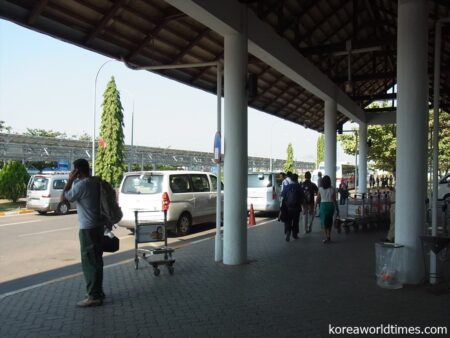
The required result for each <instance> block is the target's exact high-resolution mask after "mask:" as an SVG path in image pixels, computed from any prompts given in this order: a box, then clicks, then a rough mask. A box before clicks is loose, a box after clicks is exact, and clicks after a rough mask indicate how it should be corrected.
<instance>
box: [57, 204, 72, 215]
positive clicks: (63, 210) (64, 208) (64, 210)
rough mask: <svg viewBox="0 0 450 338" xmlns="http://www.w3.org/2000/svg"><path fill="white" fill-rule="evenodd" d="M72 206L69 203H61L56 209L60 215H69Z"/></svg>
mask: <svg viewBox="0 0 450 338" xmlns="http://www.w3.org/2000/svg"><path fill="white" fill-rule="evenodd" d="M69 210H70V206H69V203H67V202H60V203H59V204H58V207H57V208H56V213H57V214H58V215H67V214H68V213H69Z"/></svg>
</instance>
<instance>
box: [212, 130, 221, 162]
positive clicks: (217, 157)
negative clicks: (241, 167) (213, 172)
mask: <svg viewBox="0 0 450 338" xmlns="http://www.w3.org/2000/svg"><path fill="white" fill-rule="evenodd" d="M214 162H215V163H221V162H222V137H221V136H220V132H217V133H216V135H215V136H214Z"/></svg>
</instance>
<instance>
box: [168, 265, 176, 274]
mask: <svg viewBox="0 0 450 338" xmlns="http://www.w3.org/2000/svg"><path fill="white" fill-rule="evenodd" d="M167 270H169V273H170V274H171V275H173V273H174V271H175V269H174V267H173V266H172V265H168V266H167Z"/></svg>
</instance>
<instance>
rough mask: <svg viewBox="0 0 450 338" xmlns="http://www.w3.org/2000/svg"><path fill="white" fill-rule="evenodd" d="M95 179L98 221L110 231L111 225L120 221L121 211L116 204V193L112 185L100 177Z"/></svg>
mask: <svg viewBox="0 0 450 338" xmlns="http://www.w3.org/2000/svg"><path fill="white" fill-rule="evenodd" d="M96 179H97V180H98V182H99V186H100V187H99V188H100V219H101V221H102V222H104V223H105V226H106V227H107V228H108V229H110V230H111V229H112V227H113V225H114V224H117V223H119V221H120V220H121V219H122V217H123V213H122V209H121V208H120V207H119V204H117V199H116V191H115V190H114V188H113V187H112V185H111V184H110V183H108V182H106V181H105V180H102V179H101V178H100V177H96Z"/></svg>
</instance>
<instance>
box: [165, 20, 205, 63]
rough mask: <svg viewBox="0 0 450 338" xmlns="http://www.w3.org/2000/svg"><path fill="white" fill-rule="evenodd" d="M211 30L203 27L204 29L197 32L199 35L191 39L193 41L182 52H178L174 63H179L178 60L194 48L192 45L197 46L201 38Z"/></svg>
mask: <svg viewBox="0 0 450 338" xmlns="http://www.w3.org/2000/svg"><path fill="white" fill-rule="evenodd" d="M210 31H211V30H210V29H209V28H208V27H206V28H203V29H202V30H201V31H200V32H199V33H198V34H197V36H196V37H195V38H194V39H193V40H191V41H190V42H189V44H188V45H187V46H186V47H184V49H183V50H182V51H181V52H180V53H178V55H177V56H175V58H174V59H173V61H172V64H176V63H178V62H179V61H180V60H181V59H182V58H183V56H185V55H186V54H187V53H188V52H189V51H190V50H191V49H192V47H194V46H195V45H196V44H197V43H198V42H199V41H200V40H201V39H203V37H204V36H205V35H206V34H208V33H209V32H210Z"/></svg>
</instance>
